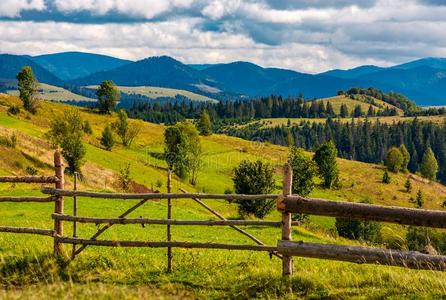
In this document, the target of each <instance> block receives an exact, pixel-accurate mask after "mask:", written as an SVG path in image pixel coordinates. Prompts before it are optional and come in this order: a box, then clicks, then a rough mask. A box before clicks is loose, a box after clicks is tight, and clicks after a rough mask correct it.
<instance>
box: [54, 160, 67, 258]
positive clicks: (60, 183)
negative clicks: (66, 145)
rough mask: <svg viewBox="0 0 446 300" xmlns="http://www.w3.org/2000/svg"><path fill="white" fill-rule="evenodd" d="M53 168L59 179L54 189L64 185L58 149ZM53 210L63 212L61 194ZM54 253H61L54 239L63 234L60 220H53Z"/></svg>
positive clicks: (60, 247)
mask: <svg viewBox="0 0 446 300" xmlns="http://www.w3.org/2000/svg"><path fill="white" fill-rule="evenodd" d="M54 169H55V175H56V177H57V178H58V179H59V180H58V181H57V182H56V189H63V188H64V185H65V178H64V163H63V160H62V156H61V154H60V152H59V151H56V152H54ZM54 212H55V213H56V214H63V213H64V198H63V196H57V198H56V200H55V206H54ZM54 232H55V238H54V255H55V256H59V255H61V254H62V244H61V243H59V242H58V240H57V239H56V237H57V236H63V223H62V221H60V220H54Z"/></svg>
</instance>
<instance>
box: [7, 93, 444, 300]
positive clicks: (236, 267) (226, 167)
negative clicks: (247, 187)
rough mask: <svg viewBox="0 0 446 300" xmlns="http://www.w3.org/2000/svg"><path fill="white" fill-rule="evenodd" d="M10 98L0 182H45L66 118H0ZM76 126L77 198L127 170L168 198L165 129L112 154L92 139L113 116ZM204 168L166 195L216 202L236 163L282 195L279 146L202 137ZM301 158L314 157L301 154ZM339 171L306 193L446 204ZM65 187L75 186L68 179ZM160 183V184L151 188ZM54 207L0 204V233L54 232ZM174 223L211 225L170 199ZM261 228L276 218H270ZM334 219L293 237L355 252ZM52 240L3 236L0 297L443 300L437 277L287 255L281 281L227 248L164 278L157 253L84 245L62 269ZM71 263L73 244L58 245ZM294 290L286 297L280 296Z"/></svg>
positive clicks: (436, 196) (34, 189) (393, 231)
mask: <svg viewBox="0 0 446 300" xmlns="http://www.w3.org/2000/svg"><path fill="white" fill-rule="evenodd" d="M19 103H20V102H19V100H18V99H17V98H15V97H11V96H6V95H0V136H1V137H7V136H10V135H11V134H15V135H16V136H17V146H16V147H15V148H9V147H6V146H3V145H0V175H24V174H25V170H26V168H27V167H29V166H32V167H34V168H36V169H37V170H38V172H39V174H41V175H44V174H45V175H51V174H53V169H52V154H53V151H54V149H52V147H51V145H50V144H49V143H48V142H47V140H46V139H45V136H44V135H45V132H47V131H48V128H49V125H50V121H51V119H52V118H54V117H55V116H58V115H60V114H61V113H62V112H63V111H64V110H65V109H79V108H72V107H69V106H66V105H63V104H57V103H48V102H41V103H40V107H39V113H38V114H37V115H30V114H28V113H26V112H23V111H22V112H20V114H18V115H10V114H8V113H7V109H8V108H9V107H10V106H12V105H18V104H19ZM80 111H81V115H82V118H83V119H84V120H88V121H89V122H90V124H91V127H92V129H93V134H92V135H86V136H85V139H84V142H85V145H86V149H87V155H86V158H85V164H84V166H83V168H82V171H83V180H82V181H81V182H80V184H79V189H82V190H91V191H111V192H112V191H119V187H118V185H117V183H116V178H117V174H118V172H119V169H120V168H122V167H123V166H124V165H125V164H126V163H130V166H131V177H132V179H133V180H134V181H135V182H137V183H138V184H140V185H144V186H145V187H147V188H152V187H153V188H154V189H159V190H160V191H165V190H166V187H165V186H166V183H165V181H166V164H165V162H164V161H163V160H162V159H161V154H162V152H163V131H164V126H162V125H156V124H150V123H144V122H142V121H136V120H132V121H131V122H132V123H133V122H134V123H135V124H138V125H139V126H140V127H141V133H140V135H139V136H138V138H137V139H136V141H135V143H134V144H133V145H132V147H131V148H130V149H129V148H124V147H122V146H121V145H120V144H118V145H117V146H116V147H115V148H114V149H113V150H112V152H109V151H106V150H104V149H102V147H101V146H100V143H99V137H100V134H101V132H102V129H103V128H104V126H106V125H107V124H109V123H111V122H113V121H114V120H115V119H116V116H115V115H99V114H96V113H93V112H90V111H87V110H82V109H80ZM201 142H202V147H203V152H204V166H203V169H202V170H201V172H200V174H199V177H198V184H197V186H191V185H190V184H189V183H188V182H184V181H181V180H179V179H178V178H174V184H173V191H174V192H177V191H178V190H179V188H185V189H186V190H189V191H199V192H207V193H223V192H224V191H225V190H226V189H228V188H232V180H231V174H232V169H233V168H234V167H235V166H237V165H238V164H239V162H240V161H242V160H244V159H249V160H255V159H262V160H264V161H267V162H270V163H272V164H273V165H274V166H275V168H276V183H277V191H278V192H279V191H280V190H281V180H282V174H281V168H282V165H283V164H284V163H285V161H286V158H287V156H288V149H287V148H284V147H280V146H275V145H270V144H267V143H253V142H248V141H244V140H241V139H237V138H232V137H228V136H223V135H212V136H210V137H203V138H202V140H201ZM308 155H311V154H310V153H308ZM338 163H339V168H340V171H341V178H340V179H341V184H342V187H341V188H340V189H339V190H330V191H329V190H325V189H322V188H319V187H318V188H316V189H315V191H314V192H313V194H312V196H315V197H323V198H327V199H331V200H334V201H339V200H344V201H355V202H356V201H361V200H365V199H368V200H370V201H372V202H373V203H377V204H384V205H399V206H405V207H413V206H414V203H413V201H412V200H411V198H415V195H416V192H417V191H418V189H421V190H422V191H423V193H424V194H425V199H426V204H425V206H426V208H433V209H441V204H442V202H443V200H444V199H445V198H446V187H444V186H443V185H440V184H438V183H428V182H425V181H424V180H422V179H421V178H419V177H418V176H416V175H412V176H411V178H412V179H411V180H412V185H413V192H412V193H406V192H404V190H403V189H404V188H403V186H404V182H405V181H406V179H407V177H408V176H409V174H403V173H399V174H391V176H392V182H391V184H389V185H385V184H382V183H381V179H382V174H383V167H382V166H379V165H372V164H365V163H360V162H354V161H348V160H342V159H339V160H338ZM66 179H67V182H66V188H72V187H73V180H72V177H70V176H68V175H67V178H66ZM160 184H161V186H159V185H160ZM39 189H40V187H39V186H38V185H24V184H15V185H11V184H1V185H0V195H16V196H19V195H40V191H39ZM78 202H79V205H78V206H79V215H81V216H92V217H93V216H95V217H117V216H118V215H120V214H121V213H122V212H124V211H125V210H127V209H128V208H130V207H131V206H132V205H134V204H135V203H136V202H137V201H134V200H105V199H87V198H79V200H78ZM206 203H207V204H208V205H210V206H211V207H212V208H214V209H215V210H217V211H219V212H220V213H221V214H223V215H224V216H225V217H226V218H238V212H237V209H236V207H235V205H234V204H230V203H227V202H225V201H217V200H207V201H206ZM53 209H54V207H53V204H39V203H37V204H36V203H31V204H30V203H23V204H18V203H1V204H0V226H29V227H39V228H52V227H53V221H52V220H51V218H50V215H51V213H52V212H53ZM72 209H73V204H72V199H70V198H68V197H67V198H66V202H65V211H66V213H72ZM166 209H167V208H166V202H165V201H150V202H148V203H147V204H145V205H144V206H142V207H141V208H139V209H138V210H136V211H135V212H133V213H132V214H131V215H130V217H134V218H136V217H144V218H165V216H166ZM173 216H174V218H175V219H198V220H209V219H214V218H213V216H212V215H210V214H209V213H208V212H207V211H205V210H204V209H203V208H202V207H200V206H199V205H198V204H196V203H194V202H193V201H192V200H173ZM267 219H270V220H278V219H279V214H278V213H277V212H272V213H271V214H270V215H269V216H268V217H267ZM333 224H334V219H333V218H323V217H312V218H311V221H310V223H308V224H305V225H303V226H296V227H294V228H293V239H294V240H303V241H312V242H320V243H335V244H358V242H354V241H349V240H346V239H342V238H339V237H337V235H336V234H335V229H334V227H333V226H334V225H333ZM96 230H97V226H96V225H94V224H90V225H87V224H80V225H78V236H79V237H84V238H88V237H89V236H91V235H92V234H94V233H95V232H96ZM246 230H247V231H248V232H249V233H251V234H254V235H255V236H256V237H258V238H259V239H260V240H262V241H264V242H265V243H267V244H269V245H275V244H276V243H277V240H278V239H280V229H279V228H263V227H258V226H249V227H246ZM405 230H406V228H405V227H403V226H397V225H385V226H384V228H383V234H384V236H385V237H386V238H388V239H389V240H390V239H391V240H392V241H396V242H398V243H401V247H402V248H404V247H405V246H404V236H405ZM65 234H66V235H67V236H71V234H72V227H71V224H69V223H65ZM172 234H173V240H178V241H194V242H200V241H202V242H204V241H207V242H214V243H233V244H251V242H250V240H248V239H247V238H246V237H244V236H242V235H240V234H239V233H237V232H235V231H234V230H232V229H230V228H226V227H217V226H215V227H199V226H174V227H173V232H172ZM165 235H166V230H165V227H164V226H159V225H146V226H145V227H144V228H143V227H142V226H141V225H114V226H113V227H112V228H111V229H110V230H108V231H107V232H106V233H105V234H104V235H103V236H101V239H121V240H153V241H162V240H165ZM52 247H53V244H52V239H51V238H48V237H39V236H29V235H18V234H8V233H0V298H5V299H19V298H30V299H41V298H49V297H51V298H62V297H63V298H79V299H90V298H106V299H111V298H112V299H114V298H118V299H121V298H128V299H137V298H155V299H165V298H169V299H185V298H186V299H187V298H191V299H192V298H214V299H221V298H230V299H251V298H269V299H274V298H287V299H296V298H309V299H319V298H325V299H344V298H356V299H370V298H374V299H382V298H393V299H401V298H408V299H418V298H432V299H434V298H441V297H444V295H445V294H446V274H445V273H441V272H434V271H416V270H407V269H403V268H396V267H387V266H373V265H356V264H350V263H342V262H334V261H324V260H317V259H305V258H295V264H294V272H295V275H294V276H293V277H292V278H291V279H290V280H289V282H284V281H283V280H282V278H281V261H280V260H279V259H277V258H276V257H272V258H270V257H269V255H268V254H267V253H255V252H246V251H227V250H187V249H174V250H173V253H174V267H173V272H172V273H171V274H167V273H166V272H165V270H166V250H165V249H149V248H105V247H104V248H100V247H87V249H86V250H85V251H84V252H83V253H81V254H80V255H79V257H77V258H76V259H75V260H74V261H72V262H71V263H69V264H67V263H66V262H65V261H62V260H55V259H53V258H52V257H51V253H52ZM64 248H65V251H66V252H67V254H68V255H69V254H70V251H71V246H70V245H65V246H64ZM289 285H291V287H292V289H293V293H292V294H290V293H289V289H288V286H289Z"/></svg>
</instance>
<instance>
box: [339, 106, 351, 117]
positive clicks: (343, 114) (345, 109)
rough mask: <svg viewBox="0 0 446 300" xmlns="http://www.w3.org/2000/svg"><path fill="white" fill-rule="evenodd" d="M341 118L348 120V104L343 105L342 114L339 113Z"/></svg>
mask: <svg viewBox="0 0 446 300" xmlns="http://www.w3.org/2000/svg"><path fill="white" fill-rule="evenodd" d="M339 115H340V116H341V118H347V117H348V116H349V111H348V107H347V105H346V104H342V105H341V112H340V113H339Z"/></svg>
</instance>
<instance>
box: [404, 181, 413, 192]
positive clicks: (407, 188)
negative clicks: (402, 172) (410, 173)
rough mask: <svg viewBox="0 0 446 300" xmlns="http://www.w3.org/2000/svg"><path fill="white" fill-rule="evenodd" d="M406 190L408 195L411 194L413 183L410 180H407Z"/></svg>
mask: <svg viewBox="0 0 446 300" xmlns="http://www.w3.org/2000/svg"><path fill="white" fill-rule="evenodd" d="M404 188H405V189H406V193H410V192H411V191H412V183H411V182H410V179H409V178H407V180H406V183H405V184H404Z"/></svg>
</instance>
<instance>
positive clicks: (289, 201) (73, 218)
mask: <svg viewBox="0 0 446 300" xmlns="http://www.w3.org/2000/svg"><path fill="white" fill-rule="evenodd" d="M54 165H55V176H24V177H11V176H8V177H0V183H4V182H9V183H40V184H45V183H47V184H54V188H51V187H42V188H41V192H42V193H43V194H44V195H47V197H31V196H24V197H9V196H0V202H17V203H19V202H41V203H45V202H54V212H53V213H52V214H51V217H52V219H53V220H54V229H41V228H27V227H9V226H0V232H9V233H18V234H37V235H44V236H50V237H52V238H53V240H54V254H55V255H56V256H59V255H63V254H64V251H63V248H62V245H63V244H71V245H73V250H72V255H71V258H72V259H74V258H75V257H76V256H77V255H79V254H80V253H81V252H82V251H83V250H84V249H85V248H86V247H88V246H104V247H149V248H167V249H168V251H167V257H168V268H167V270H168V271H170V270H172V259H173V254H172V248H196V249H226V250H243V251H265V252H268V253H269V254H270V255H274V256H276V257H278V258H280V259H281V260H282V274H283V275H284V276H290V275H292V273H293V259H292V257H293V256H301V257H310V258H318V259H329V260H338V261H346V262H352V263H359V264H381V265H390V266H401V267H406V268H414V269H429V270H437V271H446V256H442V255H428V254H423V253H419V252H413V251H408V252H404V251H396V250H389V249H380V248H372V247H360V246H349V245H327V244H318V243H307V242H302V241H297V242H295V241H292V226H293V225H299V223H298V222H293V221H292V218H291V216H292V214H293V213H305V214H312V215H319V216H327V217H343V218H350V219H358V220H366V221H376V222H389V223H396V224H402V225H414V226H425V227H432V228H446V212H445V211H436V210H424V209H413V208H403V207H393V206H380V205H372V204H362V203H352V202H335V201H329V200H326V199H315V198H304V197H300V196H298V195H292V176H293V174H292V170H291V168H290V167H289V166H288V165H286V166H285V168H284V182H283V192H282V193H281V194H267V195H237V194H230V195H227V194H202V193H188V192H186V191H185V190H182V192H183V193H181V194H180V193H170V191H171V187H170V176H168V177H169V178H168V187H169V188H168V193H145V194H130V193H97V192H90V191H79V190H77V185H76V182H77V181H76V178H75V186H74V189H73V190H66V189H64V183H65V180H64V168H63V161H62V159H61V156H60V154H59V153H58V152H56V153H55V155H54ZM64 197H73V199H74V201H73V204H74V207H73V215H68V214H65V213H64ZM82 198H95V199H99V200H100V201H110V200H139V201H138V203H136V204H134V205H133V206H131V207H130V208H129V209H127V211H125V212H124V213H122V214H121V215H119V216H118V217H116V218H99V217H90V216H78V215H77V206H78V201H80V202H82ZM155 199H156V200H162V199H165V200H167V202H168V206H167V208H168V211H167V219H149V218H142V217H141V218H127V216H128V215H129V214H130V213H131V212H133V211H135V210H136V209H138V208H139V207H141V206H143V205H144V204H146V203H147V202H148V201H149V200H155ZM176 199H192V200H194V201H195V202H196V203H198V204H199V205H201V206H202V207H204V208H205V209H206V210H207V211H209V212H210V213H212V215H213V216H215V217H217V218H218V220H176V219H172V208H173V205H172V203H175V201H174V200H176ZM203 199H221V200H228V201H234V200H242V201H265V200H275V201H276V203H277V209H278V211H279V212H280V213H281V220H280V221H263V220H227V219H226V218H224V217H223V216H222V215H221V214H219V213H218V212H216V211H215V210H213V209H212V208H211V207H209V206H208V205H207V204H206V203H204V202H203V201H202V200H203ZM64 222H72V223H73V225H74V226H73V236H72V237H67V236H64V231H63V223H64ZM78 223H79V224H85V223H89V224H96V225H98V226H99V225H101V224H102V225H103V226H102V227H100V228H99V229H98V230H97V232H96V233H95V234H94V235H92V236H91V237H90V238H79V237H78V236H77V231H76V230H77V224H78ZM132 224H139V225H144V224H151V225H163V226H166V228H167V236H166V241H129V240H99V239H98V238H99V237H100V236H101V235H102V234H103V233H104V232H105V231H107V230H108V229H109V228H111V227H112V226H115V225H132ZM174 225H175V226H176V225H180V226H229V227H230V228H232V229H234V230H236V231H237V232H238V233H240V234H243V235H244V236H246V237H248V238H249V239H250V240H251V241H254V242H255V243H256V244H255V245H244V244H242V245H234V244H222V243H204V242H200V243H196V242H182V241H172V232H171V230H170V228H171V226H174ZM240 226H270V227H280V228H281V231H282V235H281V239H280V240H279V242H278V243H277V245H266V244H265V243H263V242H262V241H260V240H259V239H258V238H257V237H255V236H254V235H252V234H250V233H248V232H247V231H245V230H244V229H241V228H240ZM76 246H79V248H76Z"/></svg>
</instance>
